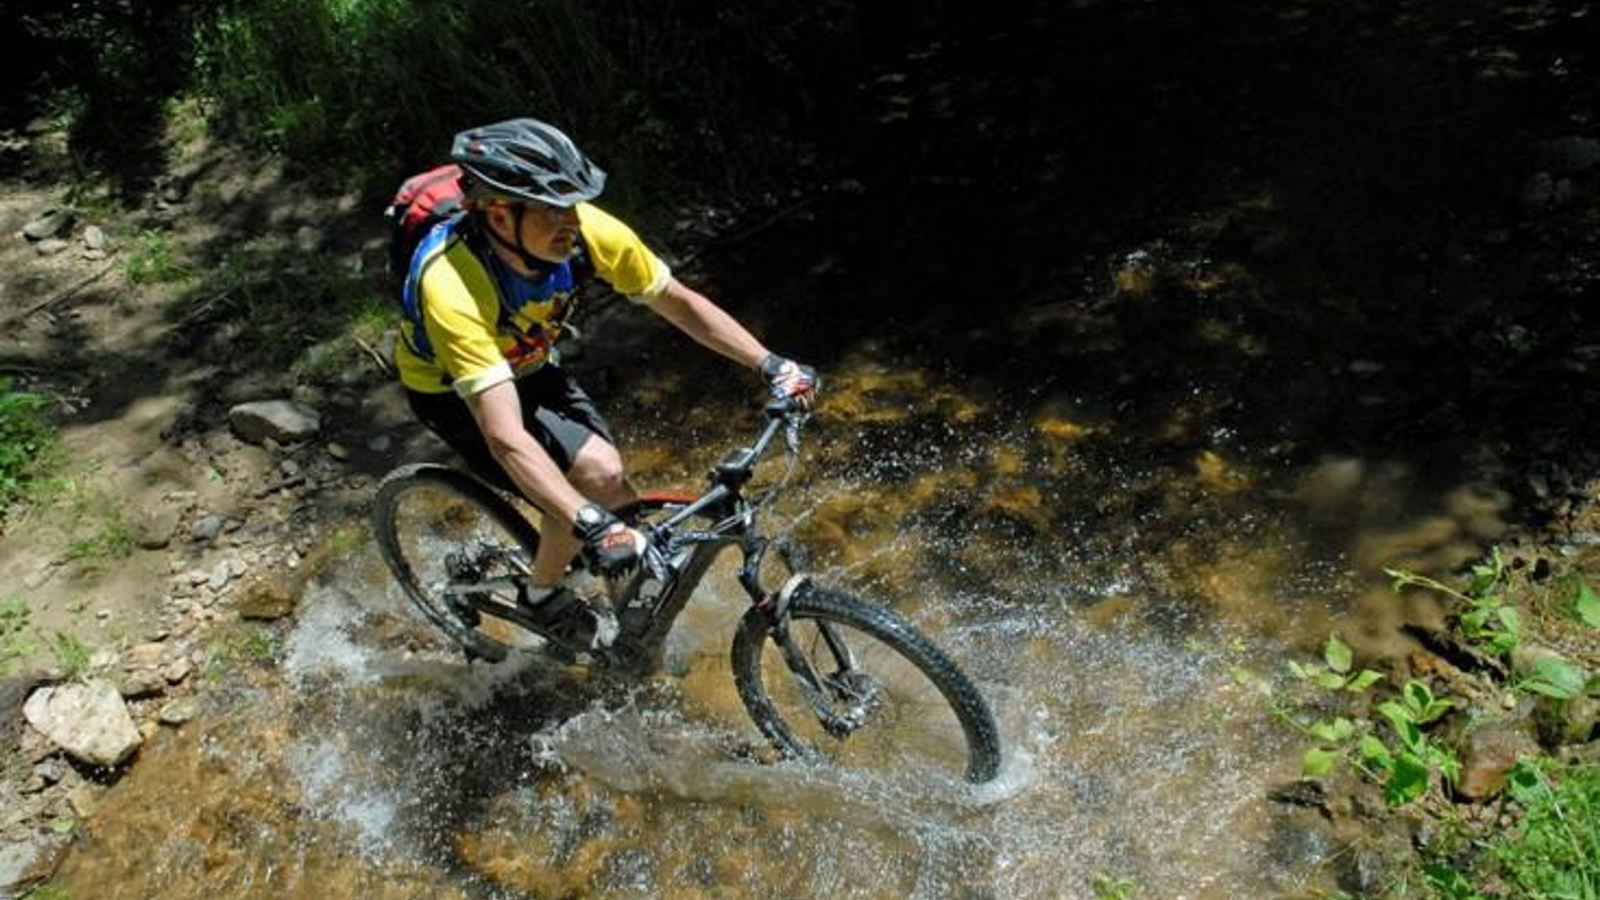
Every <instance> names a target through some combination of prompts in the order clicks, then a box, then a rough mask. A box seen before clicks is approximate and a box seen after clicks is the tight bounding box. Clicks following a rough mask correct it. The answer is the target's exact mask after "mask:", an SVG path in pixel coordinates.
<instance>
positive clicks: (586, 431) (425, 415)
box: [406, 365, 616, 494]
mask: <svg viewBox="0 0 1600 900" xmlns="http://www.w3.org/2000/svg"><path fill="white" fill-rule="evenodd" d="M513 384H514V385H515V386H516V388H517V398H518V399H519V400H521V401H522V426H523V427H524V428H526V429H527V430H528V433H529V434H531V435H533V438H534V440H536V441H538V442H539V446H541V447H543V448H544V449H545V452H546V453H549V454H550V458H551V459H553V460H555V463H556V465H557V466H559V467H560V469H561V471H563V472H566V471H568V470H570V469H571V468H572V463H573V461H574V460H576V459H577V458H578V451H579V450H580V449H582V448H583V445H584V442H585V441H587V440H589V438H590V437H592V436H597V437H599V438H601V439H602V440H604V441H605V442H606V443H608V444H615V443H616V441H614V440H613V439H612V437H611V426H610V425H607V424H606V420H605V417H603V416H601V415H600V410H599V409H597V408H596V407H595V405H594V401H593V400H591V399H590V398H589V395H588V394H586V393H584V391H583V388H581V387H578V383H577V382H575V381H573V380H572V378H571V377H570V376H568V375H567V373H566V372H564V371H562V370H561V367H560V366H556V365H544V366H540V367H539V368H538V369H537V370H536V371H534V372H533V373H532V374H529V375H525V376H523V377H522V378H519V379H517V380H516V381H515V382H513ZM406 399H407V400H409V401H410V402H411V411H412V412H414V413H416V414H417V418H418V419H420V420H422V424H424V425H426V426H428V430H429V431H432V432H433V433H434V434H436V435H438V436H439V437H440V438H441V439H443V440H444V442H445V443H446V444H449V445H450V447H451V449H453V450H455V451H456V452H457V453H459V454H461V456H462V458H463V459H465V460H466V462H467V465H468V466H469V467H470V468H471V469H472V471H473V472H474V473H475V474H477V476H478V477H479V478H483V479H485V480H487V481H489V482H491V483H493V484H495V485H497V486H499V487H502V488H504V489H506V490H508V491H511V492H512V493H514V494H515V493H520V491H518V490H517V487H516V485H515V484H513V483H512V481H511V476H510V475H507V474H506V470H505V469H502V468H501V467H500V464H499V463H498V462H495V459H494V456H493V455H491V454H490V453H489V443H488V442H487V441H485V440H484V439H483V432H482V431H480V430H479V429H478V422H477V420H476V419H474V418H473V417H472V411H471V410H469V409H467V401H465V400H463V399H461V398H460V397H459V396H457V395H456V394H455V393H454V392H447V393H443V394H424V393H421V392H419V391H413V390H410V389H409V388H408V389H407V390H406Z"/></svg>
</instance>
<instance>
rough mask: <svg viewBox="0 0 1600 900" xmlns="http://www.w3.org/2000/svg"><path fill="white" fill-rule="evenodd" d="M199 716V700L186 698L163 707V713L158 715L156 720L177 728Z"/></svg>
mask: <svg viewBox="0 0 1600 900" xmlns="http://www.w3.org/2000/svg"><path fill="white" fill-rule="evenodd" d="M199 714H200V700H199V698H197V697H184V698H183V699H181V700H174V701H172V702H171V703H168V704H167V705H166V706H163V707H161V711H160V712H158V713H156V719H157V720H158V721H160V722H161V724H163V725H172V726H177V725H182V724H183V723H185V722H187V721H189V720H190V719H193V718H194V717H195V716H197V715H199Z"/></svg>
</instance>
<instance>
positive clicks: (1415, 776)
mask: <svg viewBox="0 0 1600 900" xmlns="http://www.w3.org/2000/svg"><path fill="white" fill-rule="evenodd" d="M1452 705H1453V704H1452V703H1451V702H1450V701H1449V700H1444V699H1440V698H1437V697H1435V696H1434V695H1433V691H1432V690H1430V689H1429V688H1428V686H1427V685H1425V684H1423V683H1422V682H1420V681H1408V682H1406V683H1405V686H1404V687H1403V688H1402V689H1401V691H1400V697H1399V699H1397V700H1387V701H1384V702H1383V703H1380V704H1378V712H1379V713H1380V714H1381V715H1382V716H1383V717H1384V718H1386V719H1388V720H1389V724H1390V725H1391V726H1393V728H1394V732H1395V736H1396V738H1397V740H1398V745H1397V746H1395V747H1390V746H1387V745H1385V744H1384V742H1383V741H1381V740H1379V739H1378V738H1377V737H1376V736H1375V735H1373V734H1365V735H1362V736H1361V739H1360V740H1359V741H1357V744H1356V751H1357V753H1358V754H1360V759H1361V763H1362V765H1363V767H1364V768H1366V769H1367V770H1369V771H1372V772H1375V773H1376V774H1377V775H1378V776H1379V777H1381V778H1382V779H1383V782H1384V783H1383V797H1384V800H1385V801H1386V802H1388V803H1389V804H1390V805H1391V806H1401V805H1403V804H1406V803H1410V802H1411V801H1413V800H1415V799H1417V798H1418V797H1420V796H1422V795H1423V794H1424V793H1425V792H1426V791H1427V790H1428V783H1429V779H1430V774H1431V773H1432V772H1434V771H1437V772H1439V773H1440V774H1441V775H1443V776H1444V778H1445V779H1446V780H1448V781H1450V782H1451V783H1454V782H1455V781H1456V780H1457V779H1458V778H1459V777H1460V775H1461V762H1460V761H1459V760H1458V759H1457V758H1456V756H1455V754H1454V753H1452V752H1451V751H1450V750H1448V749H1447V748H1445V747H1443V746H1441V745H1440V744H1438V743H1436V742H1435V741H1433V740H1432V739H1431V738H1429V737H1428V736H1427V734H1426V733H1425V732H1424V731H1423V730H1422V726H1424V725H1427V724H1429V723H1431V722H1434V721H1435V720H1437V719H1438V718H1439V717H1440V716H1442V715H1444V714H1445V713H1446V712H1448V711H1449V710H1450V708H1451V706H1452Z"/></svg>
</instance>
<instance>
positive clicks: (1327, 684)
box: [1314, 672, 1344, 691]
mask: <svg viewBox="0 0 1600 900" xmlns="http://www.w3.org/2000/svg"><path fill="white" fill-rule="evenodd" d="M1314 680H1315V681H1316V684H1317V687H1319V688H1322V689H1323V690H1328V691H1337V690H1339V689H1340V688H1342V687H1344V676H1343V675H1340V674H1339V673H1337V672H1319V673H1317V675H1316V678H1315V679H1314Z"/></svg>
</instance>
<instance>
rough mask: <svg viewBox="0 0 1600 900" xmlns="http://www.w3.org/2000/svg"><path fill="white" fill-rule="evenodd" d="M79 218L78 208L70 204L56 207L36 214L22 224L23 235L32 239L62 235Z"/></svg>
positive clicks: (44, 238)
mask: <svg viewBox="0 0 1600 900" xmlns="http://www.w3.org/2000/svg"><path fill="white" fill-rule="evenodd" d="M77 218H78V212H77V210H75V209H73V208H72V207H70V206H61V207H56V208H55V209H50V210H46V211H45V212H42V213H40V214H39V215H38V216H35V217H34V219H33V220H32V221H30V222H29V223H28V224H26V225H24V226H22V236H23V237H25V238H27V239H28V240H30V241H43V240H48V239H51V238H56V237H60V236H61V235H62V234H65V233H66V231H67V229H69V228H71V227H72V223H73V222H74V221H76V220H77Z"/></svg>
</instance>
